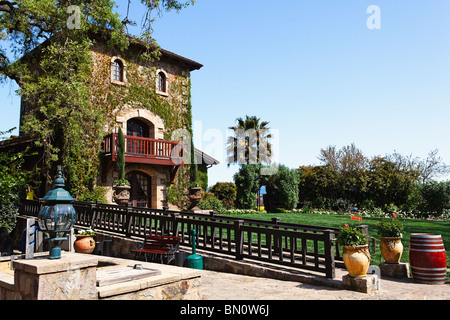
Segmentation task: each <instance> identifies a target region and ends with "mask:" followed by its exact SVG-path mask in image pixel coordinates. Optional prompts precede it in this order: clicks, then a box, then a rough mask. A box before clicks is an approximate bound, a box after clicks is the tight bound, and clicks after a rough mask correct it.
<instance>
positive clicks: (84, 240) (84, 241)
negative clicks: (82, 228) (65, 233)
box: [73, 235, 95, 253]
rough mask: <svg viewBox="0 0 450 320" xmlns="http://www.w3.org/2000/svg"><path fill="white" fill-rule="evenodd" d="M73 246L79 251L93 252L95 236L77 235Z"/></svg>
mask: <svg viewBox="0 0 450 320" xmlns="http://www.w3.org/2000/svg"><path fill="white" fill-rule="evenodd" d="M73 248H74V249H75V252H77V253H92V252H93V251H94V249H95V240H94V237H93V236H88V235H86V236H83V235H79V236H77V239H76V240H75V242H74V243H73Z"/></svg>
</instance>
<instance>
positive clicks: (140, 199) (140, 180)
mask: <svg viewBox="0 0 450 320" xmlns="http://www.w3.org/2000/svg"><path fill="white" fill-rule="evenodd" d="M125 178H126V179H127V180H128V181H129V182H130V185H131V190H130V193H131V194H130V201H131V205H132V206H133V207H144V208H151V206H152V177H150V176H149V175H147V174H145V173H143V172H139V171H131V172H129V173H127V174H126V175H125Z"/></svg>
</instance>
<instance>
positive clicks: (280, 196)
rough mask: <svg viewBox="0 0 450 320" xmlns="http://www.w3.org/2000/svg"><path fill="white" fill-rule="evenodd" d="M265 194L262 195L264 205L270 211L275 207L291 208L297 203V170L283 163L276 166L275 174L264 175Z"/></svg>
mask: <svg viewBox="0 0 450 320" xmlns="http://www.w3.org/2000/svg"><path fill="white" fill-rule="evenodd" d="M264 180H265V181H264V184H265V185H266V192H267V193H266V194H265V195H264V196H263V199H264V207H265V208H266V210H267V211H269V212H271V211H274V210H276V209H277V208H282V209H287V210H292V209H294V208H296V207H297V203H298V182H299V175H298V172H297V170H291V169H289V168H288V167H286V166H284V165H279V166H278V171H277V173H276V174H274V175H272V176H269V177H265V179H264Z"/></svg>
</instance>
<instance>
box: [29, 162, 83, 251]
mask: <svg viewBox="0 0 450 320" xmlns="http://www.w3.org/2000/svg"><path fill="white" fill-rule="evenodd" d="M54 185H55V189H53V190H50V191H49V192H47V194H46V195H45V197H44V198H42V199H41V202H42V203H43V207H42V209H41V211H39V214H38V223H39V228H40V230H41V231H43V232H47V233H48V234H49V235H50V237H49V238H48V239H47V240H49V241H50V243H51V249H50V255H49V258H50V259H59V258H61V248H60V247H59V246H60V244H61V242H62V241H64V240H67V237H65V234H66V233H67V232H70V230H71V228H72V226H73V224H74V222H75V220H76V212H75V208H74V207H73V204H72V203H73V202H74V201H75V199H74V198H72V196H71V195H70V193H69V192H68V191H66V190H65V189H64V186H65V182H64V179H63V177H62V173H61V167H58V173H57V175H56V179H55V181H54Z"/></svg>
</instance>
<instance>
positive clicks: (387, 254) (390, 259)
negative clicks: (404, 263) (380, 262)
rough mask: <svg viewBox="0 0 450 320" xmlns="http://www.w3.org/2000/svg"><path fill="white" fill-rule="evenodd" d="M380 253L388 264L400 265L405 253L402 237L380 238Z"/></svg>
mask: <svg viewBox="0 0 450 320" xmlns="http://www.w3.org/2000/svg"><path fill="white" fill-rule="evenodd" d="M380 251H381V255H382V256H383V258H384V261H385V262H386V263H399V262H400V259H401V257H402V253H403V244H402V237H380Z"/></svg>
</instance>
